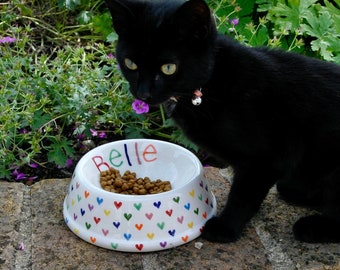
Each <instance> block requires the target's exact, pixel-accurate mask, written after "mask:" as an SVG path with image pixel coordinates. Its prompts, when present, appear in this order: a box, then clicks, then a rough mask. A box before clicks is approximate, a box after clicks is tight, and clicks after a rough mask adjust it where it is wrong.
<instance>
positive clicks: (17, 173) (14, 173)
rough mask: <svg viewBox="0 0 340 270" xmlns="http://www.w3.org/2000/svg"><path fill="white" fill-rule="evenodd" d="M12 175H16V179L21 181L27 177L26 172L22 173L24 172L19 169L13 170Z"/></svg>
mask: <svg viewBox="0 0 340 270" xmlns="http://www.w3.org/2000/svg"><path fill="white" fill-rule="evenodd" d="M12 176H14V177H15V180H16V181H19V180H23V179H25V178H26V174H24V173H22V172H19V171H18V170H17V169H15V170H14V171H13V172H12Z"/></svg>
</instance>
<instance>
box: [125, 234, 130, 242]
mask: <svg viewBox="0 0 340 270" xmlns="http://www.w3.org/2000/svg"><path fill="white" fill-rule="evenodd" d="M131 236H132V235H131V233H129V234H126V233H124V238H125V239H126V240H127V241H129V240H130V238H131Z"/></svg>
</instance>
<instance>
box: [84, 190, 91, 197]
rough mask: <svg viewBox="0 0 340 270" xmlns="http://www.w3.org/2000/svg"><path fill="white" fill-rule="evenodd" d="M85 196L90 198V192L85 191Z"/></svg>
mask: <svg viewBox="0 0 340 270" xmlns="http://www.w3.org/2000/svg"><path fill="white" fill-rule="evenodd" d="M84 195H85V198H86V199H87V198H88V197H89V196H90V192H88V191H87V190H85V191H84Z"/></svg>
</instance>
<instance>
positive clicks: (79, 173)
mask: <svg viewBox="0 0 340 270" xmlns="http://www.w3.org/2000/svg"><path fill="white" fill-rule="evenodd" d="M132 141H133V142H136V141H137V142H157V143H161V144H164V145H168V146H171V147H175V148H178V149H180V150H181V151H183V152H184V153H186V154H187V155H189V156H191V157H192V160H193V164H194V166H195V167H196V169H197V173H195V174H194V175H192V176H191V178H190V180H188V181H187V182H186V185H187V184H189V183H190V182H192V181H194V180H195V178H197V177H199V176H200V175H203V166H202V163H201V162H200V160H199V159H198V157H197V156H196V155H195V154H194V153H193V152H191V151H190V150H188V149H186V148H184V147H183V146H180V145H178V144H175V143H171V142H167V141H162V140H156V139H145V138H141V139H124V140H117V141H112V142H108V143H105V144H102V145H100V146H98V147H96V148H93V149H91V150H90V151H89V152H87V153H86V154H85V155H84V156H83V157H81V159H80V160H79V162H78V163H77V165H76V167H75V169H74V172H75V173H76V174H77V177H79V178H80V179H87V177H86V176H85V175H84V172H83V171H82V170H81V168H82V167H83V166H84V165H85V162H87V158H88V157H89V156H91V155H92V154H93V152H94V151H100V150H101V148H106V147H107V146H108V145H111V144H116V143H124V142H132ZM82 184H83V185H85V186H87V187H89V188H90V189H92V190H94V191H95V192H99V194H106V195H111V196H112V195H113V196H114V197H117V199H118V198H120V199H125V200H129V199H132V200H140V199H141V198H145V197H147V198H150V199H151V198H157V197H164V196H166V195H168V194H171V193H173V192H177V191H178V190H181V188H185V186H186V185H181V186H179V187H178V188H172V189H171V190H169V191H165V192H161V193H157V194H146V195H130V194H120V193H115V192H111V191H107V190H105V189H103V188H100V187H97V186H96V185H94V184H93V183H92V182H91V181H88V180H87V181H83V182H82Z"/></svg>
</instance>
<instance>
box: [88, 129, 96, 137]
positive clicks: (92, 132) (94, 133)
mask: <svg viewBox="0 0 340 270" xmlns="http://www.w3.org/2000/svg"><path fill="white" fill-rule="evenodd" d="M90 131H91V135H92V137H97V136H98V131H97V130H95V129H92V128H90Z"/></svg>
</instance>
